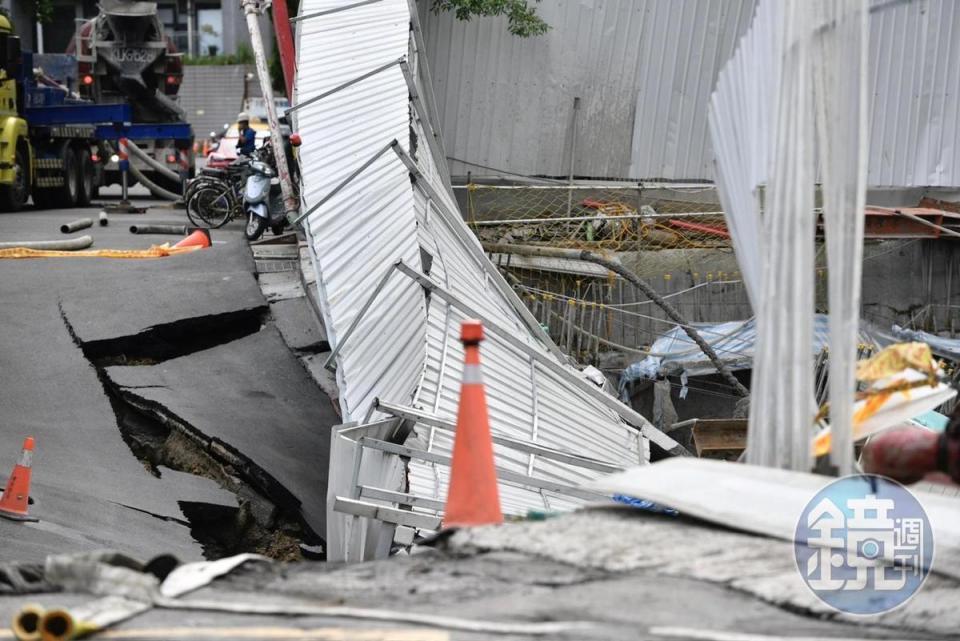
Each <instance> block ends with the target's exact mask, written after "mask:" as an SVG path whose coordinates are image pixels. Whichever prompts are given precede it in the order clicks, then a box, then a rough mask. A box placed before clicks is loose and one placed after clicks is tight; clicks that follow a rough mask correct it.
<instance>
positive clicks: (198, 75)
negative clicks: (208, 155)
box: [180, 65, 260, 140]
mask: <svg viewBox="0 0 960 641" xmlns="http://www.w3.org/2000/svg"><path fill="white" fill-rule="evenodd" d="M255 73H256V71H255V68H254V67H253V65H217V66H203V65H191V66H188V67H185V68H184V74H183V85H181V87H180V106H181V107H183V109H184V111H185V112H186V114H187V122H189V123H190V124H191V125H193V133H194V135H195V136H196V137H197V139H198V140H199V139H202V138H205V137H206V136H208V135H209V134H210V132H211V131H215V132H220V130H221V129H222V128H223V125H224V123H229V124H232V123H233V122H235V121H236V118H237V113H238V112H239V111H240V109H241V108H242V107H243V99H244V98H252V97H257V96H260V84H259V82H258V81H257V79H256V76H253V77H252V79H251V80H247V79H246V76H247V75H248V74H255Z"/></svg>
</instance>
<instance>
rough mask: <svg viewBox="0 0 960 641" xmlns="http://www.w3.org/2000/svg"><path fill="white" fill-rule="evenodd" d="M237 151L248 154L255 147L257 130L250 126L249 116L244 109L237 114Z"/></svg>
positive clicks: (250, 153)
mask: <svg viewBox="0 0 960 641" xmlns="http://www.w3.org/2000/svg"><path fill="white" fill-rule="evenodd" d="M237 130H238V132H239V135H238V136H237V153H238V154H243V155H244V156H250V155H252V154H253V152H254V150H255V149H256V148H257V132H255V131H254V130H253V129H251V128H250V116H249V115H248V114H247V112H246V111H241V112H240V113H239V114H237Z"/></svg>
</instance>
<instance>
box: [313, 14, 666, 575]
mask: <svg viewBox="0 0 960 641" xmlns="http://www.w3.org/2000/svg"><path fill="white" fill-rule="evenodd" d="M351 4H354V3H353V2H352V1H350V0H338V1H336V2H334V1H331V0H323V1H321V0H307V1H306V2H305V3H304V6H303V7H302V11H303V13H304V14H309V13H315V12H317V11H323V10H327V9H330V8H337V7H345V6H348V5H351ZM409 21H410V14H409V13H408V8H407V4H406V0H381V1H380V2H377V3H373V4H369V5H364V6H363V7H357V8H352V9H347V10H344V11H339V12H336V13H331V14H326V15H323V16H320V17H316V18H312V19H309V20H305V21H303V23H302V24H301V28H300V58H299V74H300V75H299V78H298V83H297V96H298V104H303V107H298V108H297V112H296V113H297V118H298V122H297V124H298V127H299V129H300V131H301V133H302V135H303V138H304V141H305V143H304V146H303V147H302V150H304V153H302V155H301V164H302V167H303V172H302V173H303V182H304V193H305V195H306V199H305V201H306V202H305V203H304V208H305V209H309V208H310V207H311V206H312V205H313V204H314V203H321V204H320V205H319V207H318V209H316V210H315V211H312V212H311V213H310V215H309V216H308V217H307V219H306V222H307V228H308V230H309V232H310V236H311V239H312V243H313V249H314V261H315V265H316V269H317V272H318V288H319V290H320V302H321V306H322V308H323V313H324V316H325V320H326V323H327V327H328V335H329V336H330V340H331V344H332V345H333V346H334V349H335V350H337V359H336V363H337V382H338V386H339V388H340V398H341V406H342V408H343V414H344V420H345V421H348V420H354V421H366V420H367V419H371V418H374V419H376V418H378V417H382V416H384V415H385V414H384V410H383V409H382V408H381V409H374V408H375V402H376V400H377V399H379V400H380V401H381V402H388V403H392V404H394V405H397V406H402V407H407V408H411V407H412V408H414V409H415V410H416V411H421V412H425V413H426V414H427V415H428V416H429V417H430V418H431V420H441V421H446V422H448V423H449V422H452V421H453V420H455V417H456V413H457V404H458V401H459V396H460V376H461V372H462V360H463V349H462V346H461V344H460V341H459V331H460V322H461V321H462V320H463V319H464V317H465V313H466V312H465V311H464V310H462V309H461V308H460V307H458V305H467V306H470V307H472V308H473V309H475V310H476V313H478V314H482V315H483V316H484V317H485V318H486V319H487V321H488V323H487V340H486V341H485V342H484V343H483V345H482V349H481V352H482V357H483V363H484V378H485V383H486V390H487V402H488V407H489V412H490V420H491V428H492V431H493V432H494V434H495V435H498V436H504V437H509V438H510V439H513V440H515V441H522V442H525V443H528V444H536V445H539V446H541V447H548V448H551V449H552V450H559V451H561V452H565V453H568V454H574V455H580V456H586V457H589V458H591V459H595V460H599V461H605V462H608V464H610V465H615V466H624V467H625V466H628V465H634V464H637V463H641V462H644V461H645V460H647V459H648V458H649V447H648V444H647V443H646V439H645V438H644V437H643V436H641V433H640V432H639V431H638V429H636V428H635V427H633V426H631V425H628V424H627V423H626V422H624V420H622V419H621V418H620V416H621V415H628V416H631V420H633V421H634V423H635V425H636V427H637V428H643V429H645V430H649V429H652V427H651V426H650V425H649V423H648V422H646V421H645V420H644V419H643V418H642V417H639V416H637V415H632V414H631V413H630V411H629V410H628V409H627V408H625V407H623V406H619V405H617V403H616V402H615V401H614V400H612V399H611V398H610V397H605V396H602V393H601V392H600V391H599V390H597V389H595V388H594V387H589V388H588V389H584V387H585V386H588V384H586V383H584V379H583V378H582V375H581V374H580V373H579V372H577V371H576V370H575V369H573V368H572V367H571V366H569V365H568V364H565V362H562V361H560V360H557V359H558V356H556V355H555V352H554V351H553V350H555V346H552V344H547V343H544V342H541V341H542V340H543V334H542V330H541V329H540V328H539V326H536V325H535V323H534V326H533V327H531V325H530V323H531V322H534V321H532V320H531V319H530V318H527V317H525V316H524V314H527V315H529V313H528V312H527V311H526V310H525V308H524V307H523V304H522V303H521V302H520V301H519V299H518V298H517V297H516V295H515V294H514V293H513V292H512V291H511V290H510V289H509V287H508V286H507V284H506V282H505V281H504V280H503V277H502V276H501V275H500V274H499V272H497V270H496V268H495V267H494V266H493V265H492V264H491V263H490V261H489V260H488V259H487V257H486V256H485V255H484V253H483V250H482V248H481V246H480V243H479V241H478V240H477V239H476V238H475V237H474V236H473V235H472V233H471V232H470V230H469V229H468V228H467V226H466V225H465V223H464V222H463V219H462V217H461V215H460V212H459V211H458V210H457V209H456V204H455V201H454V199H453V198H452V197H451V196H450V194H449V193H448V192H447V191H446V189H445V185H444V175H445V173H446V172H447V168H446V163H445V161H444V158H443V152H442V149H440V147H439V144H432V143H431V144H428V143H429V142H430V138H429V137H428V134H427V133H426V131H425V129H427V130H429V129H431V127H430V124H431V123H430V115H429V114H430V110H431V107H430V106H429V103H430V100H429V96H428V92H425V91H424V90H425V89H428V87H426V86H425V81H424V80H423V78H425V77H426V68H425V65H424V64H423V61H422V60H418V59H417V56H416V54H415V53H414V54H411V55H410V56H409V57H410V60H409V62H410V64H409V68H410V69H411V70H412V73H413V74H414V77H413V78H412V79H411V82H413V83H414V86H413V87H412V88H413V91H410V87H408V85H407V84H406V83H407V80H406V79H405V78H404V75H403V67H402V66H401V65H394V66H392V67H389V68H387V69H385V70H384V71H381V72H380V73H377V74H376V75H373V76H370V77H368V78H366V79H363V80H360V81H358V82H356V83H355V84H352V85H350V86H349V87H347V88H345V89H342V90H340V91H338V92H336V93H334V94H332V95H330V96H328V97H326V98H323V99H322V100H319V101H316V102H313V103H309V101H310V100H311V98H312V97H315V96H318V95H319V94H321V93H323V92H325V91H328V90H330V89H331V88H334V87H337V86H339V85H341V84H343V83H346V82H348V81H351V80H353V79H355V78H357V77H359V76H362V75H363V74H365V73H368V72H370V71H372V70H374V69H377V68H378V67H381V66H383V65H384V64H386V63H389V62H390V61H391V60H397V59H399V58H400V57H402V56H404V55H406V54H407V51H408V47H410V49H409V50H410V51H413V48H412V46H411V45H410V44H409V43H408V39H409V38H410V34H411V31H410V26H409ZM410 96H417V97H418V98H416V99H414V100H413V102H410ZM308 103H309V104H308ZM411 134H412V135H411ZM392 140H396V141H398V143H399V149H401V150H402V152H404V153H405V152H406V150H412V156H413V159H414V162H415V163H416V168H417V172H416V181H415V182H413V183H412V182H411V180H410V175H409V173H408V169H407V167H406V166H405V165H404V164H402V162H401V161H400V159H399V158H398V156H397V155H395V154H394V151H393V150H390V151H387V152H386V153H384V154H383V155H382V156H380V157H379V158H377V159H376V160H375V161H373V162H368V161H369V160H370V159H371V158H373V157H375V154H376V153H377V152H378V151H380V150H383V149H384V148H385V146H386V145H387V144H388V143H390V142H391V141H392ZM365 163H367V166H366V167H364V165H365ZM358 170H360V171H359V173H357V171H358ZM354 174H356V175H354ZM346 179H349V181H348V182H347V184H346V186H344V187H342V188H340V187H339V185H340V184H341V182H342V181H344V180H346ZM331 193H335V195H334V196H333V197H328V196H329V194H331ZM427 194H429V197H428V196H427ZM323 198H327V200H325V201H322V199H323ZM434 199H435V200H434ZM422 255H423V256H426V255H429V258H422ZM397 261H403V263H404V265H405V266H406V267H409V268H410V269H413V270H415V271H416V272H423V273H425V274H426V275H427V278H429V280H430V283H429V284H430V286H431V287H436V288H439V289H433V290H432V291H431V293H430V294H429V295H427V296H425V293H424V288H423V287H422V286H421V284H419V283H418V282H417V281H416V280H414V279H413V278H411V277H410V275H408V274H405V273H403V272H401V271H400V270H396V271H394V272H393V275H392V276H391V278H390V280H389V281H387V282H388V284H387V286H386V287H383V288H382V290H380V291H379V293H376V292H377V287H378V284H379V283H381V279H382V278H383V276H384V274H385V273H387V272H388V270H390V269H391V266H392V265H394V264H396V263H397ZM375 294H376V295H375ZM374 295H375V296H374ZM371 297H373V303H372V304H371V305H370V306H369V307H368V308H367V309H366V311H363V310H364V306H365V305H366V304H367V302H368V301H369V300H370V299H371ZM448 298H449V300H448ZM458 301H459V302H458ZM358 315H359V317H360V321H359V324H357V325H356V326H354V321H355V319H357V318H358ZM351 327H353V328H354V329H352V330H351V329H350V328H351ZM547 340H549V339H547ZM538 359H539V360H540V362H538V363H537V364H534V361H537V360H538ZM601 399H602V400H601ZM418 420H419V419H418ZM344 434H346V432H344ZM338 438H340V437H338ZM452 442H453V441H452V436H451V434H450V432H449V431H448V430H440V429H434V428H430V427H429V426H427V425H425V424H423V423H417V424H416V425H415V427H414V431H413V433H412V434H411V437H410V438H409V439H408V442H407V445H408V446H409V447H411V448H414V449H417V448H419V449H422V450H426V451H427V452H429V453H430V454H432V455H439V456H449V455H450V454H451V453H452ZM339 445H340V446H342V445H343V443H339ZM341 449H344V448H343V447H341ZM347 449H349V448H347ZM347 449H344V451H347ZM494 451H495V457H496V464H497V466H498V468H499V469H501V470H504V471H507V472H510V473H512V474H519V475H524V476H526V477H536V479H539V481H538V482H540V483H546V484H548V486H549V485H550V484H551V483H552V485H553V486H555V487H553V489H551V490H541V489H536V483H534V484H532V485H533V486H532V487H531V484H528V483H525V482H523V483H521V482H520V481H509V482H508V481H502V482H501V484H500V485H501V498H502V502H503V506H504V509H505V511H506V512H507V513H508V514H523V513H525V512H526V511H527V510H528V509H530V508H544V507H547V508H551V509H556V508H559V507H570V506H572V505H575V504H577V503H579V502H582V499H573V498H572V497H571V496H566V495H564V491H565V490H564V487H567V488H569V487H572V486H575V485H577V484H579V483H580V482H582V481H585V480H588V479H591V478H595V477H596V476H597V475H598V474H599V472H596V471H591V470H590V469H588V468H584V467H581V466H578V465H574V464H572V463H569V462H566V461H564V462H557V461H553V460H543V458H542V457H541V456H540V455H536V456H534V457H533V458H531V456H530V454H529V453H527V452H523V451H519V450H518V449H516V448H511V447H507V446H505V445H502V444H499V443H498V444H497V445H496V446H495V448H494ZM368 468H369V465H368V464H367V461H366V459H364V464H363V466H360V467H357V468H356V469H358V470H360V471H359V474H360V476H361V477H362V481H361V484H362V483H363V482H366V481H367V480H370V479H377V478H378V476H377V474H375V473H374V472H371V471H370V470H369V469H368ZM448 472H449V470H448V469H447V468H446V466H445V465H441V464H434V463H426V462H421V461H418V460H417V458H416V456H411V461H410V464H409V484H410V486H409V487H402V486H398V485H397V484H398V483H399V481H398V480H397V479H396V478H395V477H391V476H390V475H389V474H387V475H381V476H380V478H382V479H388V478H394V481H393V482H394V483H395V484H394V485H393V486H391V487H387V488H383V489H386V490H391V491H394V492H396V491H408V492H411V493H413V494H416V495H418V496H421V497H426V498H432V499H434V500H439V501H441V502H442V501H443V500H444V499H445V497H446V486H447V476H448ZM348 473H350V472H348V471H347V470H346V467H345V466H344V465H336V466H332V467H331V474H332V475H336V476H337V478H336V479H331V483H330V487H332V488H337V490H336V491H338V492H339V491H341V490H342V489H343V488H350V487H351V486H352V487H353V488H355V487H356V484H355V483H353V482H352V481H350V480H345V479H344V475H345V474H348ZM528 480H529V479H528ZM553 490H556V491H553ZM351 493H352V496H346V497H345V498H352V499H357V498H359V496H358V495H357V493H356V492H355V491H353V490H351ZM328 498H330V497H328ZM334 498H335V497H334ZM328 505H332V501H329V502H328ZM422 509H424V508H418V510H422ZM352 518H353V517H348V516H345V515H337V514H331V515H330V517H329V518H328V522H329V523H332V525H331V526H330V529H329V530H328V533H327V534H328V541H327V543H328V550H329V552H328V553H329V558H331V559H337V558H340V559H342V558H347V557H350V558H355V557H354V556H352V555H353V554H355V553H356V550H357V545H356V544H357V538H356V537H357V534H356V530H354V533H353V534H349V535H348V532H349V529H348V528H347V527H346V523H347V521H350V520H352ZM361 527H363V526H361ZM369 534H370V533H369V532H368V531H366V530H364V534H363V536H362V537H360V538H362V539H364V540H366V541H367V543H364V544H363V546H362V547H363V548H364V549H365V551H364V554H368V553H369V552H370V546H371V544H370V541H373V539H374V538H375V539H376V540H377V543H376V546H381V545H382V540H381V539H382V537H381V536H380V535H379V534H377V535H375V536H373V538H370V536H368V535H369ZM347 536H351V537H353V541H352V542H351V541H347V540H346V538H345V537H347ZM376 546H375V547H376ZM377 549H378V550H382V549H383V548H382V547H377ZM351 550H353V552H351Z"/></svg>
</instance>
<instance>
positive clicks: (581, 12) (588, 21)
mask: <svg viewBox="0 0 960 641" xmlns="http://www.w3.org/2000/svg"><path fill="white" fill-rule="evenodd" d="M871 3H872V5H873V8H874V11H873V13H872V14H871V19H870V60H871V69H870V83H871V86H870V94H871V100H872V111H871V116H870V137H871V153H870V168H869V178H868V182H869V184H870V185H874V186H882V187H916V186H939V187H957V186H960V103H958V98H957V96H958V95H960V73H958V71H957V70H958V69H960V47H958V46H957V44H956V41H957V37H958V34H960V2H956V0H913V1H912V2H889V0H871ZM431 4H432V2H428V1H427V0H419V7H420V13H421V16H422V22H423V25H424V31H425V33H426V40H427V53H428V58H429V62H430V65H431V71H432V73H433V84H434V89H435V91H436V94H437V103H438V108H439V111H440V116H441V125H442V128H443V134H444V142H445V144H446V150H447V154H448V155H449V156H450V157H452V158H454V159H457V160H454V161H453V162H452V163H451V171H452V173H453V174H454V175H455V176H463V175H465V174H466V173H467V172H468V171H472V172H473V174H474V176H478V175H488V174H491V173H496V172H491V171H490V170H489V169H484V167H483V166H487V167H494V168H498V169H502V170H506V171H508V172H515V173H518V174H523V175H541V176H543V175H545V176H554V177H562V176H566V175H567V174H568V172H569V149H570V142H571V132H572V125H571V121H572V116H573V103H574V98H575V97H577V96H579V97H580V99H581V101H580V102H581V108H580V112H579V122H578V135H577V136H576V158H575V161H574V168H573V170H574V174H576V175H577V176H581V177H585V178H622V179H655V178H666V179H672V180H712V178H713V154H712V151H711V149H710V146H709V136H708V133H707V117H706V110H707V104H708V100H709V97H710V94H711V92H712V90H713V86H714V84H715V82H716V77H717V74H718V73H719V71H720V69H721V67H722V66H723V64H724V63H725V62H726V61H727V59H728V58H729V57H730V56H731V55H732V53H733V51H734V49H735V46H736V44H737V42H738V40H739V38H740V36H742V35H743V33H744V32H745V31H746V29H747V28H748V27H749V24H750V21H751V20H752V17H753V13H754V9H755V4H756V0H551V1H550V2H543V3H538V4H537V5H536V8H537V11H538V12H539V13H540V14H541V15H542V16H543V18H544V19H545V20H546V21H547V23H549V24H550V26H551V30H550V31H549V32H548V33H547V34H546V35H544V36H540V37H534V38H517V37H515V36H512V35H510V34H509V32H508V31H507V22H506V19H504V18H497V19H493V18H479V19H474V20H472V21H470V22H461V21H458V20H456V19H455V17H454V16H453V14H451V13H444V14H441V15H439V16H438V15H434V14H433V13H432V12H431V11H430V10H429V6H430V5H431ZM462 161H467V162H462Z"/></svg>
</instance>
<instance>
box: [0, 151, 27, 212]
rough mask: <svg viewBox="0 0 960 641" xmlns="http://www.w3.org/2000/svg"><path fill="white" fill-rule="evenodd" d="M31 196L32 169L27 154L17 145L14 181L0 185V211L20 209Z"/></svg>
mask: <svg viewBox="0 0 960 641" xmlns="http://www.w3.org/2000/svg"><path fill="white" fill-rule="evenodd" d="M29 197H30V169H29V167H27V154H26V153H25V152H24V150H23V148H22V147H17V151H16V153H15V154H14V160H13V182H11V183H10V184H9V185H0V211H20V208H22V207H23V206H24V205H25V204H26V202H27V198H29Z"/></svg>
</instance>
